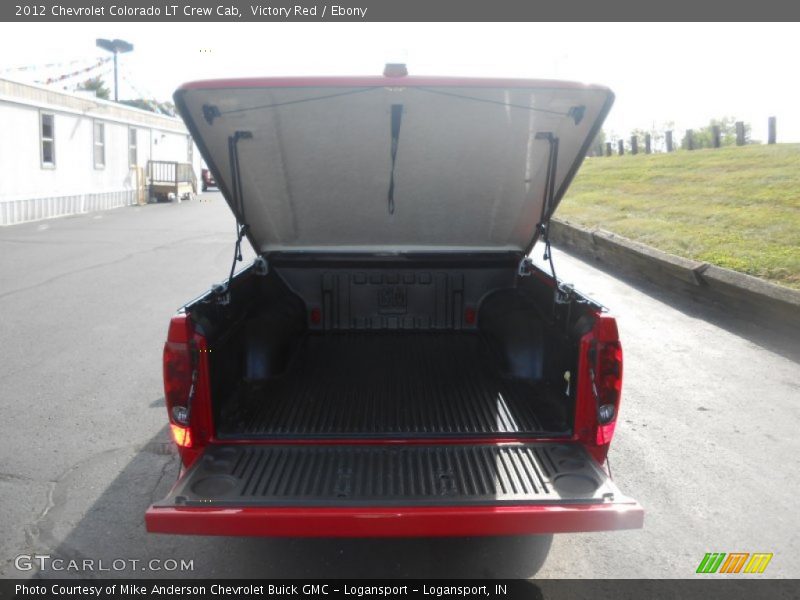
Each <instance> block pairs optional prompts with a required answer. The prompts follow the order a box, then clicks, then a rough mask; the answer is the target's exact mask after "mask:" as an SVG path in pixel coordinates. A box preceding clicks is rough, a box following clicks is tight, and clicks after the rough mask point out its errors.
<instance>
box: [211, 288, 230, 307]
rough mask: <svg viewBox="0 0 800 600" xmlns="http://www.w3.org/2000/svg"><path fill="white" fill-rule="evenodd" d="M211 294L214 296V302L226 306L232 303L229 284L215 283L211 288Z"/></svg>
mask: <svg viewBox="0 0 800 600" xmlns="http://www.w3.org/2000/svg"><path fill="white" fill-rule="evenodd" d="M211 293H212V294H214V300H215V301H216V302H217V304H221V305H223V306H225V305H226V304H228V303H230V301H231V294H230V291H229V289H228V284H227V283H215V284H214V285H212V286H211Z"/></svg>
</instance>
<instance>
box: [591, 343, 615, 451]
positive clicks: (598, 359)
mask: <svg viewBox="0 0 800 600" xmlns="http://www.w3.org/2000/svg"><path fill="white" fill-rule="evenodd" d="M594 354H595V364H594V366H593V371H594V385H595V388H596V389H595V390H593V394H592V395H593V396H594V395H595V393H596V396H595V404H596V406H597V435H596V443H597V445H598V446H600V445H603V444H607V443H609V442H610V441H611V438H612V437H614V426H615V425H616V422H617V410H618V409H619V400H620V394H621V392H622V346H620V343H619V341H610V342H597V343H596V347H595V352H594ZM590 360H591V353H590Z"/></svg>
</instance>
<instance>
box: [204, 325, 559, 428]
mask: <svg viewBox="0 0 800 600" xmlns="http://www.w3.org/2000/svg"><path fill="white" fill-rule="evenodd" d="M557 394H559V395H561V397H560V398H557V397H556V395H557ZM564 413H565V409H564V401H563V394H560V393H559V392H556V391H555V390H552V389H549V388H548V386H546V384H544V383H534V382H531V381H527V380H523V379H515V378H510V377H505V376H503V375H502V374H501V373H500V370H499V369H498V367H497V365H496V363H495V360H494V358H493V356H492V354H491V351H490V350H489V347H488V345H487V344H486V342H485V340H484V339H483V338H482V337H481V336H479V335H478V334H475V333H453V332H449V333H419V332H417V333H399V332H393V333H386V332H381V333H377V332H376V333H372V332H348V333H324V334H308V335H306V336H304V337H303V338H302V340H301V341H299V343H298V347H297V348H296V350H295V351H294V354H293V357H292V359H291V362H290V364H289V366H288V367H287V369H286V372H285V373H283V374H282V375H280V376H278V377H274V378H272V379H270V380H268V381H266V382H262V383H260V384H256V385H252V384H250V385H248V384H244V383H243V384H242V385H241V386H240V387H239V389H238V391H237V392H236V394H235V395H234V397H233V398H231V399H229V401H228V402H227V403H225V405H224V406H223V407H222V409H221V410H220V413H219V414H218V416H217V436H218V437H219V438H220V439H240V438H244V439H257V438H276V437H278V438H280V437H291V438H296V437H314V438H320V437H322V438H324V437H347V436H351V435H358V436H365V435H366V436H373V437H404V438H405V437H413V436H429V437H441V436H445V437H446V436H468V437H473V436H494V437H497V436H502V435H505V434H513V435H519V434H535V435H541V434H543V433H556V434H561V433H568V426H567V425H566V415H565V414H564Z"/></svg>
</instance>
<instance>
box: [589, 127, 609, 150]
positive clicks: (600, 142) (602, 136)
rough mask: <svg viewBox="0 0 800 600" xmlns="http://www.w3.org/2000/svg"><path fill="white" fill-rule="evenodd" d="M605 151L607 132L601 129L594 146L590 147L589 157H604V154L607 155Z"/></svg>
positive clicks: (593, 143)
mask: <svg viewBox="0 0 800 600" xmlns="http://www.w3.org/2000/svg"><path fill="white" fill-rule="evenodd" d="M605 149H606V132H605V130H603V129H601V130H600V131H598V132H597V135H596V136H595V138H594V141H593V142H592V145H591V146H589V156H603V154H605Z"/></svg>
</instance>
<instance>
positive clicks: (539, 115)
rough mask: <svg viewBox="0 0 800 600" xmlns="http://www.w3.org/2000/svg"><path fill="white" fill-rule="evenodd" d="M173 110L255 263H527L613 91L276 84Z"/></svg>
mask: <svg viewBox="0 0 800 600" xmlns="http://www.w3.org/2000/svg"><path fill="white" fill-rule="evenodd" d="M175 101H176V104H177V106H178V109H179V110H180V113H181V115H182V116H183V118H184V120H185V121H186V123H187V125H188V127H189V129H190V130H191V132H192V135H193V136H194V138H195V140H196V141H197V143H198V146H199V147H200V149H201V152H202V153H203V157H204V158H205V160H206V161H207V163H208V165H209V166H210V168H211V170H212V172H213V174H214V177H215V179H216V181H217V182H218V183H219V186H220V189H221V190H222V191H223V193H224V195H225V198H226V200H227V201H228V203H229V204H230V205H231V208H232V209H233V211H234V213H235V214H236V215H237V218H238V219H239V221H240V223H242V224H246V225H247V226H248V228H247V235H248V237H249V238H250V241H251V242H252V243H253V245H254V247H255V249H256V250H257V251H258V252H261V253H267V252H272V251H279V250H283V251H286V250H290V251H324V250H331V249H335V250H336V251H353V252H372V253H374V252H424V251H447V252H453V251H515V252H525V251H526V250H528V249H530V247H532V245H533V243H534V242H535V239H536V237H537V235H538V233H539V227H538V225H539V223H540V222H541V221H542V219H543V218H545V219H546V218H547V217H548V216H549V214H551V213H552V210H553V209H554V208H555V205H557V203H558V201H559V200H560V199H561V197H562V196H563V194H564V192H565V190H566V188H567V186H568V185H569V182H570V181H571V179H572V177H573V176H574V174H575V172H576V171H577V169H578V167H579V166H580V163H581V161H582V160H583V157H584V156H585V154H586V150H587V148H588V146H589V145H590V144H591V142H592V140H593V139H594V137H595V135H596V133H597V131H598V130H599V129H600V126H601V125H602V122H603V120H604V118H605V116H606V114H607V113H608V110H609V109H610V107H611V103H612V101H613V94H612V93H611V92H610V91H609V90H608V89H607V88H605V87H602V86H592V85H582V84H575V83H566V82H557V81H539V80H521V79H519V80H518V79H502V80H500V79H456V78H440V77H436V78H434V77H410V76H408V77H336V78H267V79H236V80H222V81H199V82H194V83H189V84H185V85H183V86H182V87H181V88H180V89H179V90H178V91H177V92H176V93H175ZM552 157H555V161H553V160H552ZM553 163H555V164H553ZM551 166H552V167H554V169H553V172H552V174H551V175H552V176H550V175H548V174H549V173H550V171H551ZM237 169H238V173H237ZM548 181H550V186H551V187H552V190H553V197H554V200H555V202H554V203H553V206H545V197H546V187H547V185H548Z"/></svg>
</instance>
